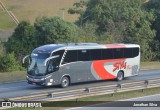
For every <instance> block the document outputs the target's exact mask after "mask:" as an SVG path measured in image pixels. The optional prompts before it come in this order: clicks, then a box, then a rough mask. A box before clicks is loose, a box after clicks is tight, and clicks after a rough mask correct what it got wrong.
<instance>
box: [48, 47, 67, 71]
mask: <svg viewBox="0 0 160 110" xmlns="http://www.w3.org/2000/svg"><path fill="white" fill-rule="evenodd" d="M63 53H64V50H59V51H56V52H54V53H53V54H52V56H56V55H59V57H57V58H53V59H51V60H50V61H49V64H48V72H54V71H56V70H57V69H58V68H59V64H60V61H61V58H62V56H63Z"/></svg>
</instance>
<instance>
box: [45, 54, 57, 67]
mask: <svg viewBox="0 0 160 110" xmlns="http://www.w3.org/2000/svg"><path fill="white" fill-rule="evenodd" d="M57 57H59V55H56V56H52V57H48V58H47V59H46V60H45V61H44V66H46V65H47V62H48V61H49V60H50V59H53V58H57Z"/></svg>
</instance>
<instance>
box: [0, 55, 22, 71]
mask: <svg viewBox="0 0 160 110" xmlns="http://www.w3.org/2000/svg"><path fill="white" fill-rule="evenodd" d="M21 69H22V67H21V66H20V65H19V63H18V62H17V61H16V59H15V55H14V53H10V54H7V55H6V56H0V71H1V72H11V71H17V70H21Z"/></svg>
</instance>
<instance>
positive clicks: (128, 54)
mask: <svg viewBox="0 0 160 110" xmlns="http://www.w3.org/2000/svg"><path fill="white" fill-rule="evenodd" d="M124 57H125V58H132V48H125V49H124Z"/></svg>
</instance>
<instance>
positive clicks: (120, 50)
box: [113, 48, 124, 59]
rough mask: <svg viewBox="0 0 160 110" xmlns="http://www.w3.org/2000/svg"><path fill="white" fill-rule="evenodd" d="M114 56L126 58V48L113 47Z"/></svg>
mask: <svg viewBox="0 0 160 110" xmlns="http://www.w3.org/2000/svg"><path fill="white" fill-rule="evenodd" d="M113 54H114V58H115V59H118V58H124V49H123V48H116V49H113Z"/></svg>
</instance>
